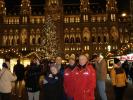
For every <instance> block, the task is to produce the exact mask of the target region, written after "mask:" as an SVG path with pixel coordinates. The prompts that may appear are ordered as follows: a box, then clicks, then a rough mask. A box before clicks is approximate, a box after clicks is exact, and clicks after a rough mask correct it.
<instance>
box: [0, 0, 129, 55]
mask: <svg viewBox="0 0 133 100" xmlns="http://www.w3.org/2000/svg"><path fill="white" fill-rule="evenodd" d="M90 5H91V3H90V2H89V0H80V4H63V2H62V0H45V4H44V13H43V14H38V15H34V14H33V13H32V7H31V3H30V0H22V1H21V9H20V13H19V15H15V14H7V11H6V6H5V2H4V0H0V34H1V36H0V39H1V41H0V49H1V51H2V52H4V51H6V50H9V49H10V48H12V49H15V50H17V51H19V52H23V51H27V52H32V51H40V50H41V49H40V48H41V47H40V46H41V45H40V44H41V41H42V38H41V37H42V35H43V34H44V33H42V28H41V27H42V26H43V25H44V23H45V18H46V17H47V15H51V16H52V18H53V20H54V22H55V25H56V31H57V37H58V38H57V39H58V41H59V43H58V44H57V45H58V46H60V47H61V48H60V50H59V53H60V54H61V55H62V56H64V57H68V56H70V55H79V54H81V53H88V54H93V53H103V54H106V53H107V52H108V51H109V49H111V50H114V51H115V50H117V49H119V48H120V47H121V45H123V44H125V43H128V42H129V40H130V39H129V37H130V32H129V29H128V27H129V22H130V21H129V20H130V19H129V16H121V14H120V13H119V12H118V9H117V2H116V0H108V1H107V4H106V11H105V12H101V13H94V12H93V11H92V10H91V9H90Z"/></svg>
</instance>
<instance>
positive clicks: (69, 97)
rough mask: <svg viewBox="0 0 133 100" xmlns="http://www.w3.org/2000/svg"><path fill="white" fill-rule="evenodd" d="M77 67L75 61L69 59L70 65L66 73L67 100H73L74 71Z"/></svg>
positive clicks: (65, 88)
mask: <svg viewBox="0 0 133 100" xmlns="http://www.w3.org/2000/svg"><path fill="white" fill-rule="evenodd" d="M75 67H76V64H75V59H74V58H70V59H69V65H68V66H67V68H66V70H65V72H64V90H65V94H66V98H67V100H73V89H74V88H73V87H74V84H73V73H72V71H73V69H74V68H75Z"/></svg>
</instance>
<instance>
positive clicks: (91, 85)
mask: <svg viewBox="0 0 133 100" xmlns="http://www.w3.org/2000/svg"><path fill="white" fill-rule="evenodd" d="M73 75H74V82H73V83H74V84H75V85H74V91H73V93H74V100H95V97H94V91H95V87H96V72H95V69H94V68H93V66H92V65H91V64H89V63H88V58H87V57H86V56H85V55H81V56H80V57H79V65H78V67H76V68H75V69H74V70H73Z"/></svg>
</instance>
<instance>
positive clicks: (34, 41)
mask: <svg viewBox="0 0 133 100" xmlns="http://www.w3.org/2000/svg"><path fill="white" fill-rule="evenodd" d="M32 44H33V45H34V44H36V39H35V38H34V37H33V38H32Z"/></svg>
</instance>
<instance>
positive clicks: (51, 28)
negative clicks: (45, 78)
mask: <svg viewBox="0 0 133 100" xmlns="http://www.w3.org/2000/svg"><path fill="white" fill-rule="evenodd" d="M42 33H43V40H42V46H43V47H42V48H43V53H44V55H45V57H47V58H53V57H55V56H57V51H58V46H57V43H58V42H57V36H56V26H55V25H54V22H53V20H52V18H51V16H50V15H48V16H47V18H46V20H45V24H44V25H43V28H42Z"/></svg>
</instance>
